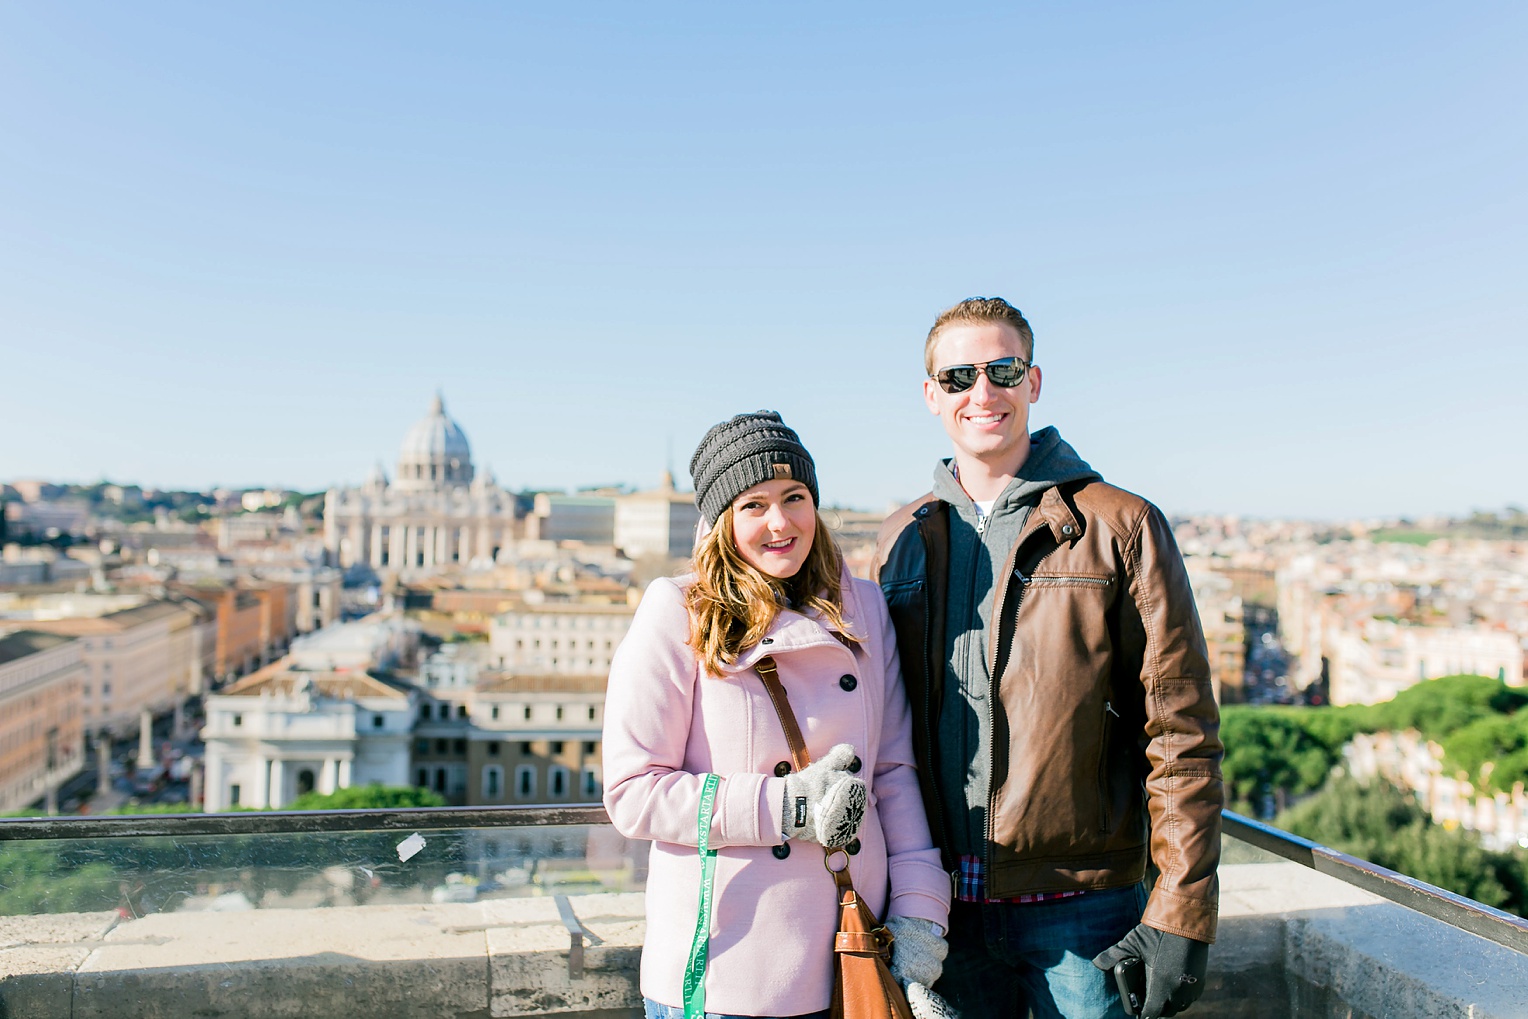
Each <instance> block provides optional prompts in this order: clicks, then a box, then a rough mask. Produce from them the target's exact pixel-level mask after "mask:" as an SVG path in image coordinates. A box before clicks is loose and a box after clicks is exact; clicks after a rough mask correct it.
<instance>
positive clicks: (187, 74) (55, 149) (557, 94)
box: [0, 3, 1528, 517]
mask: <svg viewBox="0 0 1528 1019" xmlns="http://www.w3.org/2000/svg"><path fill="white" fill-rule="evenodd" d="M1525 51H1528V8H1525V7H1523V6H1522V5H1516V4H1505V3H1500V4H1492V3H1482V4H1472V5H1459V6H1456V7H1453V8H1451V9H1445V8H1443V7H1441V6H1440V5H1420V4H1395V3H1391V4H1377V3H1373V4H1345V5H1321V4H1307V3H1293V4H1289V3H1286V4H1279V5H1224V4H1160V5H1142V4H1119V5H1107V4H1097V5H1089V6H1087V7H1086V8H1080V7H1078V6H1076V5H1062V4H1020V5H1004V6H1002V7H992V8H983V7H960V8H955V9H951V10H941V11H935V10H934V9H933V8H932V7H931V6H930V5H916V6H914V5H896V4H884V3H883V4H875V5H850V6H844V5H837V6H835V7H834V8H833V9H832V10H830V11H827V12H825V11H824V10H823V9H822V5H807V4H800V5H796V4H773V5H769V6H768V7H767V8H766V7H759V8H755V9H735V8H733V7H730V6H724V5H702V4H694V5H640V6H639V5H617V4H581V5H545V6H538V5H531V4H488V3H456V4H431V5H425V4H360V3H353V4H343V3H325V4H296V3H284V4H283V3H272V4H260V5H226V4H224V5H209V4H194V3H178V4H177V3H139V4H115V3H97V4H91V3H72V4H67V5H65V4H47V5H44V4H20V3H12V4H6V5H4V6H0V478H17V477H35V476H42V477H49V478H55V479H62V480H76V481H89V480H96V479H99V478H101V477H110V478H112V479H121V480H130V481H137V482H139V483H143V484H152V485H161V486H177V487H178V486H185V487H202V486H207V485H212V484H224V485H236V486H243V485H259V484H270V485H282V486H291V487H297V488H303V489H318V488H323V487H326V486H328V485H330V484H335V483H345V482H358V481H360V480H361V479H362V478H363V477H364V476H365V474H366V473H367V471H368V470H369V469H370V467H371V465H372V464H373V463H374V462H376V461H377V460H382V461H384V462H385V463H387V464H388V465H389V467H390V465H391V463H392V461H393V460H394V459H395V457H396V452H397V446H398V443H399V441H400V440H401V438H402V436H403V433H404V431H405V430H406V429H407V427H408V425H409V424H410V423H411V422H412V421H414V420H415V419H416V418H418V417H419V416H420V415H422V414H423V413H424V411H425V410H426V408H427V406H428V404H429V401H430V397H431V395H432V393H433V392H434V391H435V390H436V389H437V388H439V389H441V390H442V391H443V392H444V394H445V397H446V403H447V407H448V409H449V410H450V411H451V412H452V413H453V414H454V416H455V417H456V418H457V419H458V420H459V421H460V422H461V424H462V426H463V427H464V429H465V430H466V431H467V434H468V436H469V437H470V439H471V440H472V443H473V449H474V453H475V455H476V458H477V460H478V462H479V465H480V466H481V465H482V464H484V463H485V462H486V463H487V464H488V465H490V466H491V467H492V469H493V470H494V472H495V474H496V475H497V476H498V477H499V479H500V480H501V481H502V482H504V483H506V484H508V485H510V486H512V487H517V488H518V487H522V486H526V487H553V488H555V487H567V486H576V485H582V484H596V483H606V482H626V483H631V484H637V485H641V486H646V485H649V484H652V483H653V482H655V481H656V479H657V477H658V475H659V474H660V472H661V471H662V470H663V469H664V466H665V464H666V463H667V462H668V461H669V459H670V456H672V460H673V462H674V463H675V465H676V467H677V473H678V474H679V475H680V480H681V483H683V482H684V481H685V480H686V476H685V473H684V468H685V466H686V464H687V463H688V459H689V453H690V451H691V449H692V448H693V446H694V444H695V442H696V441H697V440H698V438H699V437H700V435H701V434H702V433H703V432H704V430H705V429H706V428H707V427H708V426H709V425H710V424H712V423H713V422H715V421H717V420H719V419H721V418H723V417H726V416H728V415H730V414H733V413H736V412H739V411H743V410H753V409H756V408H759V407H774V408H777V409H779V410H780V411H781V412H782V413H783V414H784V415H785V417H786V420H787V421H788V422H790V423H791V424H793V425H795V426H796V427H797V429H798V430H799V431H800V432H801V434H802V436H803V438H804V440H805V441H806V442H807V444H808V446H809V447H810V448H811V449H812V450H813V452H814V454H815V455H816V458H817V460H818V464H819V475H820V477H821V479H822V487H823V494H824V497H825V499H826V500H829V501H836V502H840V503H847V504H852V505H860V506H866V507H879V506H881V505H884V504H885V503H886V502H888V501H890V500H893V499H905V498H911V497H913V496H916V495H917V494H918V493H920V492H922V491H923V490H924V489H925V488H926V487H927V479H928V475H929V472H930V468H931V465H932V462H933V460H934V459H935V458H936V457H938V456H940V455H943V454H945V453H946V451H947V446H946V442H945V438H944V435H943V432H942V431H941V429H940V427H939V425H938V422H937V421H936V420H935V419H934V418H932V417H931V416H929V415H928V413H927V411H926V410H925V409H924V408H923V405H922V401H921V397H920V395H919V385H920V378H921V374H922V365H921V347H922V336H923V334H924V332H925V331H926V330H927V328H928V324H929V323H930V322H931V321H932V319H933V317H934V315H935V314H936V313H937V312H938V311H939V310H940V309H941V308H942V307H944V306H946V305H948V304H950V303H953V302H954V301H956V300H958V299H960V298H962V297H966V296H970V295H973V294H1001V295H1003V296H1006V297H1008V298H1009V299H1010V300H1012V301H1013V302H1014V303H1015V304H1017V305H1018V306H1019V307H1021V308H1022V309H1024V311H1025V313H1026V314H1027V315H1028V316H1029V318H1030V320H1031V322H1032V324H1033V325H1034V328H1035V332H1036V335H1037V350H1036V358H1037V361H1038V362H1039V363H1040V364H1041V365H1042V366H1043V367H1044V369H1045V389H1044V393H1043V397H1042V399H1041V402H1040V403H1039V405H1038V406H1037V407H1036V409H1035V421H1036V422H1037V424H1041V425H1043V424H1055V425H1057V426H1059V427H1060V429H1061V431H1062V434H1063V435H1064V436H1066V437H1067V438H1068V439H1070V440H1071V441H1072V442H1073V444H1074V445H1076V446H1077V448H1078V450H1079V451H1080V452H1081V453H1082V455H1083V456H1084V457H1086V458H1088V459H1089V460H1090V461H1091V462H1092V463H1093V464H1094V466H1096V467H1098V468H1099V469H1100V470H1101V471H1102V472H1103V473H1104V475H1105V476H1106V477H1107V478H1109V479H1110V480H1112V481H1115V482H1116V483H1118V484H1122V485H1125V486H1127V487H1130V488H1133V489H1135V490H1137V491H1140V492H1142V493H1143V494H1146V495H1148V496H1149V497H1151V498H1153V499H1154V500H1155V501H1157V502H1158V503H1159V504H1161V505H1162V506H1163V507H1165V508H1167V509H1169V510H1171V511H1179V512H1192V511H1217V512H1236V513H1242V514H1246V515H1249V516H1273V515H1303V516H1314V517H1337V516H1347V515H1355V514H1366V515H1380V514H1391V513H1397V514H1400V513H1407V514H1421V513H1428V512H1466V511H1468V510H1470V509H1472V508H1477V507H1478V508H1499V507H1501V506H1503V505H1505V504H1507V503H1511V502H1515V503H1517V504H1523V503H1525V502H1528V482H1525V478H1528V448H1525V441H1524V437H1525V436H1528V410H1525V406H1524V393H1525V387H1524V377H1525V369H1528V353H1525V344H1524V341H1525V339H1528V336H1525V332H1528V329H1525V326H1528V288H1525V281H1528V184H1525V182H1528V118H1525V117H1524V115H1523V112H1522V111H1523V106H1524V98H1525V93H1528V89H1525V86H1528V62H1525V61H1524V60H1523V59H1522V54H1523V53H1524V52H1525ZM670 451H672V454H671V453H670Z"/></svg>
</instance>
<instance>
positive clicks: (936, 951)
mask: <svg viewBox="0 0 1528 1019" xmlns="http://www.w3.org/2000/svg"><path fill="white" fill-rule="evenodd" d="M886 929H887V930H888V931H890V932H891V936H892V938H893V941H892V943H891V975H892V976H894V977H896V978H897V983H899V984H901V985H902V986H903V987H904V988H905V987H907V985H908V984H922V985H923V986H924V987H932V986H934V984H935V983H936V982H938V980H939V977H940V976H941V975H943V973H944V957H945V956H946V955H947V954H948V953H949V951H950V946H949V945H948V944H947V943H946V942H945V940H944V935H942V934H940V933H939V925H938V924H936V923H934V921H932V920H925V919H923V918H922V917H921V916H894V917H892V918H891V919H889V920H887V921H886Z"/></svg>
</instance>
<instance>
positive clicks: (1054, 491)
mask: <svg viewBox="0 0 1528 1019" xmlns="http://www.w3.org/2000/svg"><path fill="white" fill-rule="evenodd" d="M1035 515H1036V517H1037V518H1038V519H1039V520H1041V521H1043V522H1044V524H1045V526H1047V527H1049V528H1050V532H1051V537H1052V538H1055V539H1056V543H1057V544H1058V545H1070V544H1072V543H1073V542H1075V541H1077V540H1078V539H1079V538H1081V537H1082V532H1083V523H1082V518H1081V517H1079V516H1078V515H1077V514H1076V513H1073V512H1072V507H1071V506H1070V505H1068V504H1067V501H1066V500H1065V499H1063V498H1062V497H1061V488H1060V487H1059V486H1058V487H1055V488H1047V489H1046V490H1045V494H1044V495H1042V496H1041V497H1040V505H1039V506H1037V507H1035Z"/></svg>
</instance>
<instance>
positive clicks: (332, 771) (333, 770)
mask: <svg viewBox="0 0 1528 1019" xmlns="http://www.w3.org/2000/svg"><path fill="white" fill-rule="evenodd" d="M339 775H340V766H339V761H337V760H335V759H334V758H332V757H326V758H324V773H323V776H322V777H321V778H320V779H319V780H318V791H319V792H321V793H324V794H326V795H327V794H329V793H333V792H334V791H335V790H337V789H339V785H338V781H339Z"/></svg>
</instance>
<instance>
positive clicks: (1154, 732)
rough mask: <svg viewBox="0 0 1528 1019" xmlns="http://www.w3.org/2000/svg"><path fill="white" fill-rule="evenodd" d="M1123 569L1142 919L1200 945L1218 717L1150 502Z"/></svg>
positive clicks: (1210, 925)
mask: <svg viewBox="0 0 1528 1019" xmlns="http://www.w3.org/2000/svg"><path fill="white" fill-rule="evenodd" d="M1127 569H1128V570H1129V572H1130V584H1131V586H1130V593H1131V596H1132V598H1131V602H1132V603H1133V607H1134V609H1135V615H1136V617H1137V618H1136V619H1135V620H1132V622H1135V623H1137V624H1138V625H1139V627H1140V629H1139V631H1138V632H1139V636H1140V638H1141V640H1142V642H1143V645H1142V658H1141V683H1142V686H1143V687H1144V689H1145V706H1146V735H1147V737H1148V739H1149V743H1148V745H1147V747H1146V757H1147V761H1148V763H1149V764H1150V769H1151V770H1150V772H1149V773H1148V775H1147V777H1146V796H1147V809H1148V810H1149V811H1150V814H1151V858H1152V861H1153V862H1154V863H1155V864H1156V865H1157V868H1158V870H1159V871H1161V876H1160V877H1159V878H1158V879H1157V883H1156V887H1155V888H1154V889H1153V890H1152V893H1151V899H1150V901H1149V902H1148V903H1147V905H1146V912H1145V914H1144V915H1143V916H1142V922H1143V923H1145V924H1146V925H1147V926H1150V927H1154V928H1156V929H1157V930H1160V931H1164V932H1167V933H1170V934H1178V935H1181V936H1183V937H1187V938H1193V939H1194V940H1195V941H1202V942H1206V943H1208V942H1212V941H1214V940H1215V925H1216V919H1217V914H1218V911H1219V897H1220V889H1219V882H1218V879H1217V877H1216V873H1215V871H1216V868H1217V867H1218V866H1219V863H1220V813H1221V809H1222V806H1223V803H1224V792H1223V790H1222V787H1221V778H1220V761H1221V757H1222V756H1223V754H1224V750H1223V748H1222V746H1221V742H1220V711H1219V709H1218V708H1217V707H1216V704H1215V696H1214V692H1213V689H1212V687H1211V686H1210V664H1209V657H1208V653H1207V651H1206V649H1205V641H1204V630H1203V628H1202V627H1201V626H1200V623H1199V613H1198V611H1197V610H1196V608H1195V606H1194V596H1193V590H1192V588H1191V586H1190V584H1189V579H1188V571H1187V570H1186V569H1185V568H1184V565H1183V556H1182V555H1181V554H1180V553H1179V551H1178V545H1177V542H1176V541H1174V540H1173V535H1172V529H1171V528H1170V527H1169V526H1168V523H1167V519H1166V518H1165V517H1164V516H1163V515H1162V513H1161V511H1160V510H1158V509H1157V508H1156V507H1155V506H1148V508H1147V511H1146V513H1145V516H1144V517H1143V518H1142V520H1141V523H1140V525H1139V526H1138V527H1137V528H1136V532H1135V535H1134V538H1133V540H1132V542H1131V543H1130V545H1129V561H1128V563H1127Z"/></svg>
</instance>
